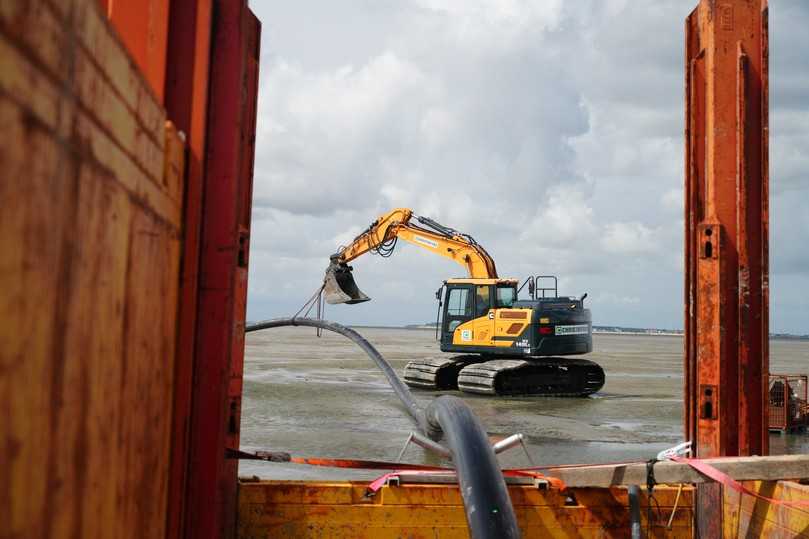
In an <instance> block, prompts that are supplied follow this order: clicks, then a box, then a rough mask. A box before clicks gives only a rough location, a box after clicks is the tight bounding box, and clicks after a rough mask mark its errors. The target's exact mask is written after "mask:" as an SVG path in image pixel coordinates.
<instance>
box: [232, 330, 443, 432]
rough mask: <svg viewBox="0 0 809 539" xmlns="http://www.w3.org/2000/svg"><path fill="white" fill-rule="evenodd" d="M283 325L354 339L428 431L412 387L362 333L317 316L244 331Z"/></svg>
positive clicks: (418, 421)
mask: <svg viewBox="0 0 809 539" xmlns="http://www.w3.org/2000/svg"><path fill="white" fill-rule="evenodd" d="M283 326H307V327H313V328H320V329H326V330H329V331H333V332H335V333H339V334H340V335H342V336H344V337H347V338H348V339H350V340H352V341H354V343H355V344H356V345H357V346H359V347H360V348H362V350H363V351H364V352H365V353H366V354H368V357H370V358H371V360H373V362H374V363H376V366H377V367H379V370H381V371H382V374H384V375H385V378H387V379H388V383H389V384H390V386H391V387H392V388H393V391H394V392H395V393H396V396H397V397H399V400H400V401H402V404H403V405H404V407H405V409H406V410H407V413H408V414H410V416H411V417H412V418H413V420H414V421H415V422H416V424H417V425H418V427H419V428H420V429H421V430H422V432H424V433H427V432H428V427H427V422H426V420H425V418H424V412H422V410H421V408H419V405H418V404H416V399H414V398H413V394H412V393H411V392H410V388H408V387H407V386H406V385H405V384H404V382H402V380H401V379H400V378H399V376H397V374H396V371H394V370H393V367H391V366H390V364H389V363H388V362H387V361H385V358H383V357H382V354H380V353H379V351H378V350H377V349H376V348H374V346H373V345H372V344H371V343H369V342H368V341H367V340H366V339H365V338H364V337H363V336H362V335H360V334H359V333H357V332H356V331H354V330H353V329H351V328H349V327H346V326H344V325H342V324H338V323H337V322H330V321H328V320H317V319H315V318H274V319H272V320H265V321H263V322H256V323H255V324H250V325H248V326H245V328H244V332H245V333H250V332H251V331H259V330H261V329H270V328H279V327H283Z"/></svg>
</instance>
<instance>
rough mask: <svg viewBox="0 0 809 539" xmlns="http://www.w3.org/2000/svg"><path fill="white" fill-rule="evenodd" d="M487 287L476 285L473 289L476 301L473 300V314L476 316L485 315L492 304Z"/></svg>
mask: <svg viewBox="0 0 809 539" xmlns="http://www.w3.org/2000/svg"><path fill="white" fill-rule="evenodd" d="M489 288H490V287H488V286H478V287H477V289H476V291H475V296H476V301H475V315H476V316H485V315H486V313H488V312H489V308H491V306H492V302H491V299H490V296H489Z"/></svg>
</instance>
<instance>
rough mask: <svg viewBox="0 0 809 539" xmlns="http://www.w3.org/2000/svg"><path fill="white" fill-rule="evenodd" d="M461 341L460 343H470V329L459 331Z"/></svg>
mask: <svg viewBox="0 0 809 539" xmlns="http://www.w3.org/2000/svg"><path fill="white" fill-rule="evenodd" d="M461 340H462V341H471V340H472V330H471V329H462V330H461Z"/></svg>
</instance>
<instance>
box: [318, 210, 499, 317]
mask: <svg viewBox="0 0 809 539" xmlns="http://www.w3.org/2000/svg"><path fill="white" fill-rule="evenodd" d="M414 220H415V221H416V222H415V223H414V222H413V221H414ZM416 223H418V224H416ZM399 239H402V240H404V241H406V242H408V243H412V244H413V245H416V246H418V247H421V248H423V249H427V250H428V251H431V252H433V253H435V254H437V255H440V256H443V257H446V258H449V259H451V260H453V261H454V262H456V263H458V264H460V265H461V266H463V267H464V268H466V271H467V273H468V275H469V277H471V278H481V279H496V278H497V268H496V267H495V264H494V260H493V259H492V257H491V256H490V255H489V253H487V252H486V250H485V249H484V248H483V247H482V246H481V245H480V244H478V243H477V242H476V241H475V240H474V238H472V236H470V235H468V234H464V233H462V232H458V231H457V230H455V229H452V228H450V227H446V226H444V225H441V224H439V223H437V222H436V221H434V220H432V219H430V218H428V217H420V216H414V215H413V211H412V210H410V209H408V208H397V209H394V210H392V211H390V212H388V213H386V214H384V215H382V216H380V217H379V218H377V219H376V220H375V221H374V222H373V223H371V225H370V226H369V227H368V228H367V229H365V230H364V231H363V232H362V233H361V234H359V235H358V236H357V237H356V238H354V240H352V242H351V243H350V244H349V245H347V246H345V247H343V248H341V249H340V250H339V251H338V252H336V253H335V254H333V255H332V256H331V263H330V264H329V267H328V268H327V269H326V276H325V278H324V294H325V298H326V302H328V303H331V304H336V303H349V304H353V303H361V302H363V301H368V300H369V299H371V298H369V297H368V296H366V295H365V294H363V293H362V291H360V289H359V287H357V284H356V282H354V277H353V275H352V268H351V266H349V265H348V263H349V262H351V261H352V260H354V259H355V258H357V257H359V256H361V255H363V254H365V253H367V252H369V251H370V252H372V253H377V254H380V255H382V256H390V255H391V254H392V252H393V249H394V247H395V245H396V242H397V241H398V240H399Z"/></svg>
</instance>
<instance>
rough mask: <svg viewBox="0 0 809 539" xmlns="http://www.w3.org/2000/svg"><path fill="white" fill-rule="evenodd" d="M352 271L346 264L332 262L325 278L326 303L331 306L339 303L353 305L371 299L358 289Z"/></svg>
mask: <svg viewBox="0 0 809 539" xmlns="http://www.w3.org/2000/svg"><path fill="white" fill-rule="evenodd" d="M352 269H353V268H352V267H351V266H349V265H348V264H344V263H339V262H334V261H332V263H331V264H329V267H328V268H326V275H325V277H324V278H323V294H324V295H325V297H326V303H329V304H331V305H336V304H338V303H348V304H349V305H353V304H355V303H362V302H363V301H369V300H370V299H371V298H369V297H368V296H366V295H365V294H363V293H362V291H361V290H360V289H359V287H357V283H355V282H354V276H353V275H352V274H351V270H352Z"/></svg>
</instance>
